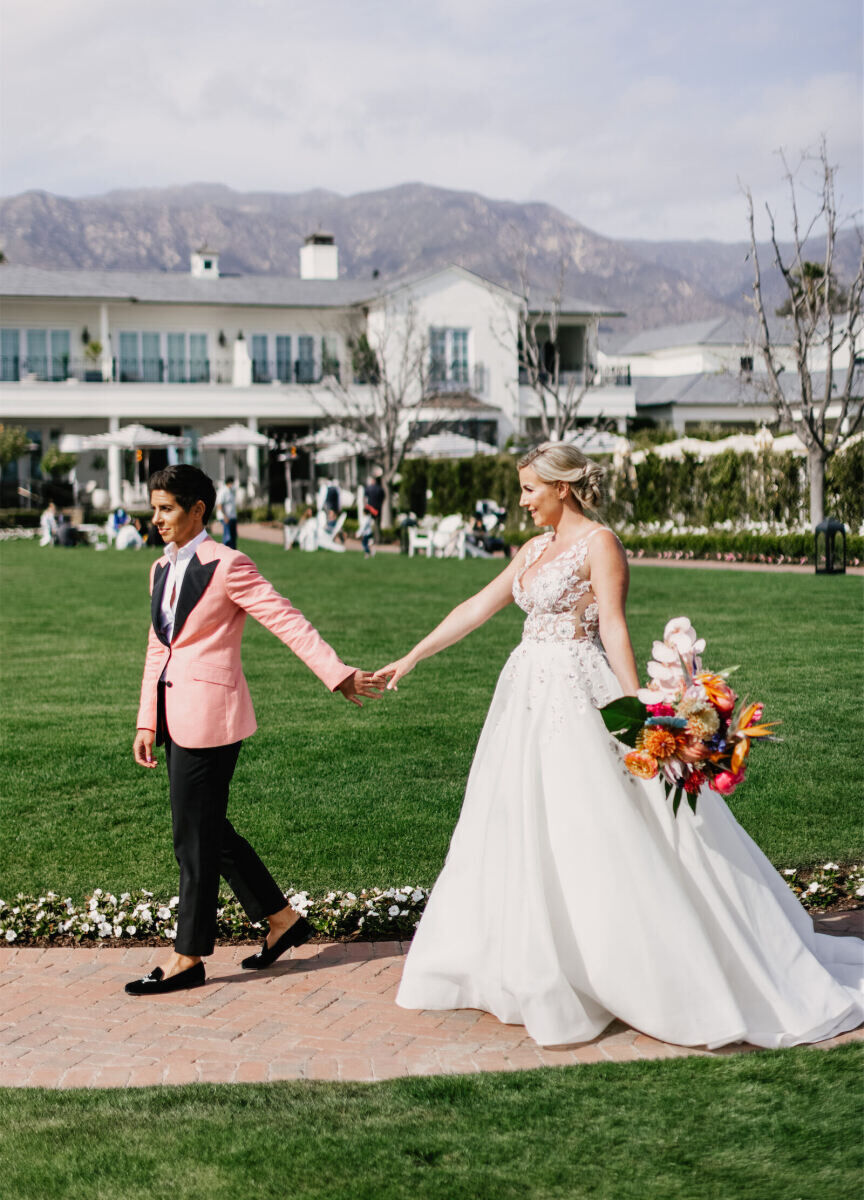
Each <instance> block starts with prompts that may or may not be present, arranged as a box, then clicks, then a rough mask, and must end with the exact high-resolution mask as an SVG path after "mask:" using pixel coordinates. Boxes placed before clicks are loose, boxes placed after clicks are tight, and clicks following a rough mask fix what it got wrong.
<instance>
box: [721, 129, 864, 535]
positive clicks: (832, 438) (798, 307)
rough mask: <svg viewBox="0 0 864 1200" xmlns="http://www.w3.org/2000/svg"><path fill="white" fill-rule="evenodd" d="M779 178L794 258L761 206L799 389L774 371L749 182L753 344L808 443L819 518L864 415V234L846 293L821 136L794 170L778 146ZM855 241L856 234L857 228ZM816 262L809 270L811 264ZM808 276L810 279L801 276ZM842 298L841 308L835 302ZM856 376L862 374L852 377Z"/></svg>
mask: <svg viewBox="0 0 864 1200" xmlns="http://www.w3.org/2000/svg"><path fill="white" fill-rule="evenodd" d="M781 158H782V161H783V167H784V178H785V179H786V182H787V184H788V186H789V195H790V201H791V210H792V233H793V241H792V247H793V249H792V257H791V259H786V258H784V256H783V254H782V253H781V251H780V246H779V244H778V240H777V230H776V227H775V218H774V213H773V212H772V210H771V208H770V207H769V206H768V205H767V204H766V205H765V210H766V212H767V214H768V221H769V225H770V230H771V246H772V248H773V251H774V261H775V265H776V266H777V267H778V269H779V271H780V273H781V275H782V276H783V281H784V283H785V284H786V288H787V290H788V300H787V301H785V302H784V304H783V305H782V306H781V307H782V308H783V309H785V308H786V305H787V304H788V307H789V313H790V319H791V321H792V329H793V334H794V337H793V354H794V359H795V368H796V371H797V375H798V388H797V395H795V394H793V395H790V394H787V392H786V391H784V389H783V387H782V384H781V380H780V376H781V374H782V372H783V369H784V367H783V363H782V361H781V355H780V353H779V349H778V346H777V344H776V341H775V340H773V339H772V334H771V331H770V329H769V325H768V317H767V313H766V309H765V302H764V299H763V295H762V274H761V266H760V263H759V254H758V250H757V244H756V222H755V215H754V208H753V196H752V194H751V192H750V189H749V188H745V189H744V194H745V197H746V200H747V211H748V217H749V224H750V256H751V258H752V260H753V272H754V280H753V305H754V307H755V309H756V315H757V318H758V324H759V338H758V347H759V350H760V352H761V354H762V358H763V359H764V362H765V367H766V371H767V380H766V385H767V390H768V394H769V396H770V398H771V401H772V403H773V404H774V405H775V407H776V409H777V411H778V413H779V415H780V416H781V417H782V418H783V419H784V420H785V422H787V423H788V424H789V425H790V426H791V427H792V428H793V429H794V430H795V432H796V433H797V434H798V437H799V438H800V439H801V441H802V442H803V443H804V446H805V447H806V449H807V466H808V473H809V477H810V520H811V522H812V524H814V525H817V524H818V523H819V522H820V521H821V520H822V519H823V518H824V516H825V466H826V464H827V462H828V460H829V459H830V458H831V456H832V455H833V454H836V453H837V451H838V450H840V449H841V448H842V447H843V445H844V444H845V443H846V442H847V441H848V440H849V438H850V437H852V435H853V434H854V433H855V432H856V430H857V429H858V427H859V426H860V424H861V421H862V417H864V402H862V398H861V396H860V394H859V395H857V396H856V395H854V394H853V386H854V384H855V383H856V377H855V376H856V370H855V368H856V351H857V346H858V340H859V337H860V334H861V328H862V312H861V296H862V290H864V241H862V249H861V255H860V259H859V264H858V270H857V274H856V276H855V279H854V281H853V282H852V284H851V285H850V286H849V288H848V289H846V290H845V292H841V289H840V288H839V287H838V285H837V283H836V281H835V279H834V274H833V268H834V247H835V242H836V238H837V233H838V231H839V229H840V224H841V222H840V220H839V218H838V215H837V205H836V199H835V194H834V177H835V174H836V170H837V168H836V167H834V166H832V165H831V163H830V162H829V159H828V148H827V145H826V142H825V139H824V138H823V139H822V140H821V142H820V144H819V148H818V150H817V152H816V153H815V155H814V154H805V155H804V156H802V160H801V163H800V164H799V166H798V168H797V169H792V168H790V166H789V163H788V160H787V159H786V156H785V155H784V154H782V152H781ZM807 163H815V164H816V169H817V173H818V186H817V188H816V190H815V198H816V203H815V206H814V212H813V214H812V216H811V217H810V219H809V221H807V222H806V224H805V221H804V219H803V218H802V216H801V214H800V213H799V208H798V193H799V191H800V183H799V178H800V173H801V170H802V168H803V166H804V165H805V164H807ZM823 227H824V238H825V252H824V257H823V259H822V261H821V263H819V264H814V263H813V262H812V260H810V259H808V258H807V250H808V242H809V241H810V239H812V238H814V237H818V238H819V240H820V242H821V238H822V236H823ZM859 240H861V234H860V231H859ZM814 265H815V270H814ZM808 280H810V286H808V285H807V281H808ZM841 300H845V303H844V304H843V306H842V311H838V309H839V308H840V303H839V302H840V301H841ZM844 350H845V351H846V353H848V364H847V367H846V372H845V376H844V378H843V382H842V386H839V387H838V388H837V390H836V391H835V377H836V375H837V374H838V371H837V369H836V368H835V360H836V359H837V357H838V356H839V355H842V353H843V351H844ZM822 362H824V368H825V371H824V381H823V383H822V386H821V388H819V389H817V386H816V384H817V383H818V380H814V376H815V375H817V374H818V368H819V366H821V364H822ZM857 382H859V383H860V379H859V380H857Z"/></svg>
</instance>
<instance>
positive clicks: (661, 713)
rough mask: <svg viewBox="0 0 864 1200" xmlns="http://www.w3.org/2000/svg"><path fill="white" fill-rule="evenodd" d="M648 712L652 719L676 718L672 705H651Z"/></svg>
mask: <svg viewBox="0 0 864 1200" xmlns="http://www.w3.org/2000/svg"><path fill="white" fill-rule="evenodd" d="M647 708H648V711H649V713H650V714H651V716H652V717H674V716H675V709H674V708H673V707H672V705H671V704H649V705H647Z"/></svg>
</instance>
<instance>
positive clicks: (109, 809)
mask: <svg viewBox="0 0 864 1200" xmlns="http://www.w3.org/2000/svg"><path fill="white" fill-rule="evenodd" d="M245 548H246V549H247V550H248V551H250V552H251V553H252V556H253V557H254V558H255V560H256V561H257V562H258V564H259V565H260V567H261V569H262V570H263V571H264V573H265V574H266V575H268V576H269V577H270V578H271V579H272V580H273V581H274V583H275V584H276V585H277V586H278V587H279V588H280V589H282V590H283V591H284V592H285V593H286V594H287V595H289V596H290V597H291V598H292V600H293V601H294V602H295V603H296V604H298V605H299V606H300V607H301V608H302V609H303V610H304V612H305V613H306V614H307V615H308V616H309V617H310V619H312V620H313V622H314V623H315V624H316V625H317V626H318V627H319V628H320V630H321V631H322V633H323V634H324V635H325V636H326V637H327V638H328V639H329V640H331V641H332V643H333V644H334V645H335V647H336V648H337V650H338V651H339V653H340V654H341V655H342V656H343V658H345V659H346V660H347V661H349V662H353V663H355V664H357V665H362V666H369V667H375V666H380V665H381V664H383V663H384V662H386V661H387V660H388V659H390V658H392V657H395V656H397V655H398V654H400V653H403V652H404V651H405V650H406V649H407V648H408V647H409V646H410V645H411V644H412V643H413V642H414V641H415V640H416V639H417V638H418V637H420V636H421V635H422V634H424V633H425V632H426V631H427V630H428V629H429V628H430V627H431V626H432V625H433V624H434V623H435V622H436V621H437V620H439V619H440V618H441V617H442V616H443V615H444V614H445V613H446V612H447V611H448V609H449V608H450V607H451V606H452V605H453V604H455V603H456V602H457V601H459V600H460V599H463V598H464V597H465V596H467V595H468V594H469V593H470V592H472V591H474V590H476V589H477V588H479V587H480V586H482V585H483V584H484V583H485V582H486V581H487V580H488V579H489V578H490V577H491V576H492V574H493V573H494V572H495V571H496V570H499V569H500V568H501V565H502V564H501V562H500V560H496V561H494V562H490V561H488V560H487V561H466V562H458V561H453V560H445V561H441V560H433V561H427V560H425V559H413V560H408V559H406V558H402V557H397V556H392V555H384V554H382V555H379V556H378V557H377V558H375V559H373V560H371V561H365V560H364V559H363V558H362V557H361V556H360V555H359V554H352V553H349V554H345V555H340V556H337V555H327V554H323V553H322V554H318V555H311V554H301V553H299V552H292V553H290V554H285V553H284V552H283V551H281V550H280V549H279V548H278V547H273V546H269V545H264V544H261V543H247V545H246V547H245ZM151 557H152V555H151V553H150V552H142V553H139V554H134V553H128V554H118V553H115V552H113V551H109V552H107V553H103V554H97V553H95V552H94V551H92V550H89V549H79V550H74V551H71V550H70V551H63V550H41V549H40V548H39V547H38V546H36V545H35V544H33V543H11V544H8V543H7V544H5V545H3V546H2V560H0V561H2V575H0V603H2V663H3V668H2V669H3V676H2V721H3V729H4V742H3V795H2V804H3V813H4V821H3V826H4V830H3V838H2V840H0V847H2V848H0V889H2V890H0V895H4V896H5V895H7V894H8V893H14V892H16V891H19V890H20V891H22V892H25V893H27V894H37V893H39V892H40V891H44V890H46V889H53V890H55V891H58V892H60V893H61V894H63V895H72V896H73V897H75V898H76V899H83V897H84V895H85V894H86V893H87V892H88V890H89V889H91V888H93V887H95V886H101V887H103V888H108V889H111V890H113V891H117V892H119V891H122V890H125V889H131V888H136V887H149V888H151V889H153V890H154V891H156V892H158V893H162V894H170V893H171V892H172V891H174V890H175V888H176V865H175V863H174V861H173V856H172V852H171V840H170V833H169V816H168V809H167V798H166V786H165V776H164V767H162V768H160V770H158V771H144V770H142V769H141V768H138V767H136V766H135V764H134V763H133V761H132V757H131V744H132V738H133V735H134V722H135V712H136V707H137V695H138V686H139V679H140V670H141V665H142V661H143V652H144V644H145V638H146V632H147V623H148V602H147V582H146V580H147V569H148V566H149V563H150V560H151ZM682 613H683V614H686V615H687V616H689V617H690V618H691V619H692V620H693V622H694V623H695V625H696V628H697V630H698V631H699V632H700V634H702V635H703V636H705V637H706V638H707V639H708V652H707V656H706V661H707V664H708V665H710V666H713V667H716V668H720V667H725V666H728V665H731V664H734V663H740V664H742V669H741V671H740V672H739V673H738V675H737V676H736V685H737V687H738V689H739V690H741V691H742V692H745V693H746V694H748V695H750V696H753V697H755V696H759V697H761V698H762V699H764V701H765V702H766V705H767V710H768V712H767V715H768V718H769V719H770V718H781V719H782V720H783V722H784V724H783V727H782V732H783V734H784V737H785V739H786V740H785V741H784V742H783V743H782V744H779V745H774V746H763V747H759V748H757V750H756V751H755V753H754V755H753V757H752V766H751V770H750V774H749V778H748V782H747V785H746V786H745V787H744V788H742V789H741V790H740V791H739V793H738V794H737V795H736V796H735V798H734V801H733V805H734V809H735V812H736V815H738V817H739V818H740V820H741V821H742V822H743V824H744V825H745V827H746V828H747V829H748V831H749V832H750V833H751V835H752V836H753V837H755V838H756V840H757V841H758V842H759V843H760V845H762V846H763V847H764V849H765V851H766V852H767V854H768V855H769V856H770V858H771V859H772V861H773V862H774V863H775V864H776V865H777V866H780V867H782V866H789V865H802V866H803V865H807V864H811V863H814V862H819V861H824V860H826V859H828V858H831V859H834V860H840V861H843V860H847V861H848V860H850V859H854V858H856V857H858V856H860V855H861V850H862V839H861V828H860V821H859V817H860V812H859V802H860V797H861V794H862V774H861V772H862V764H861V756H860V747H861V744H862V741H864V712H862V707H861V704H860V699H859V698H860V696H861V694H862V682H864V679H862V674H864V672H862V667H864V653H862V637H861V634H862V580H861V579H860V578H855V577H851V576H850V577H834V578H824V577H819V578H817V577H815V576H812V575H804V576H801V575H787V574H779V573H778V574H771V573H744V572H731V571H730V572H725V571H709V570H673V569H668V568H652V567H641V566H640V567H636V568H634V571H633V582H632V588H631V601H630V616H631V623H632V628H633V634H634V640H635V643H636V649H637V658H638V659H639V661H640V663H644V661H645V660H646V658H647V655H648V651H649V649H650V644H651V640H652V639H653V638H654V637H655V636H658V635H659V634H660V632H661V631H662V628H663V625H664V623H665V621H666V619H667V618H668V617H670V616H677V615H680V614H682ZM520 620H521V614H520V613H519V612H518V610H517V609H516V608H515V607H512V608H510V609H508V610H507V611H506V612H504V613H502V614H500V615H499V616H498V617H496V618H495V619H494V620H493V621H491V622H490V623H489V624H487V625H486V626H485V627H484V628H483V629H481V630H479V631H478V632H477V633H475V634H474V635H473V636H472V637H471V638H469V639H468V640H467V641H465V642H463V643H461V644H460V645H459V646H456V647H453V648H452V649H451V650H449V651H448V652H447V653H445V654H443V655H441V656H439V657H438V658H437V659H434V660H431V661H429V662H426V663H424V664H422V665H421V667H420V668H419V669H418V670H417V671H416V672H415V673H414V674H413V675H412V676H411V677H409V679H407V680H406V681H405V683H404V684H403V685H402V686H401V687H400V689H399V694H398V696H393V695H390V696H387V697H385V699H384V700H382V701H378V702H375V703H369V704H368V705H367V706H366V707H364V709H363V710H362V712H361V711H359V710H357V709H355V708H353V707H352V706H350V705H347V704H345V702H344V701H343V700H342V699H341V698H340V697H333V696H330V695H329V694H328V693H327V692H326V691H325V690H324V689H323V687H322V686H321V685H320V684H319V682H318V681H317V680H316V679H315V678H314V676H312V675H311V674H310V673H309V672H308V671H307V670H306V668H305V667H303V666H302V664H300V663H299V662H298V661H297V660H296V659H295V658H294V657H293V656H292V655H291V654H290V653H289V652H288V651H287V650H285V649H284V648H283V647H282V646H280V644H279V643H278V642H277V641H276V640H275V639H274V638H273V637H272V636H271V635H270V634H268V633H267V632H266V631H265V630H263V629H261V628H260V627H259V626H257V625H255V623H254V622H250V624H249V626H248V627H247V635H246V641H245V664H246V670H247V675H248V678H249V682H250V685H251V688H252V693H253V697H254V699H255V704H256V709H257V712H258V717H259V722H260V725H261V729H260V731H259V733H258V734H257V735H256V736H255V737H254V738H252V739H250V740H249V741H248V742H247V744H246V745H245V747H244V750H243V754H242V756H241V760H240V765H239V767H238V772H237V775H236V777H235V784H234V787H233V792H232V809H231V811H232V816H233V819H234V822H235V824H236V825H237V826H238V828H240V829H241V830H242V832H243V833H244V834H245V835H246V836H248V837H250V838H251V840H252V841H253V843H254V844H255V845H256V846H257V847H258V848H259V849H260V851H261V852H262V854H263V856H264V858H265V859H266V860H267V862H268V864H269V865H271V867H272V869H273V870H274V873H275V875H276V877H277V878H278V879H279V881H280V882H281V883H282V884H284V885H285V886H288V885H294V886H296V887H300V888H308V889H309V890H312V891H321V890H326V889H327V888H330V887H349V888H355V889H356V888H359V887H361V886H364V885H372V886H376V885H391V884H403V883H420V884H424V885H426V884H431V883H432V882H433V881H434V879H435V876H436V875H437V873H438V871H439V869H440V866H441V863H442V861H443V858H444V855H445V853H446V849H447V845H448V840H449V836H450V833H451V830H452V828H453V825H454V822H455V820H456V817H457V814H458V811H459V805H460V801H461V797H462V790H463V786H464V781H465V777H466V774H467V771H468V767H469V765H470V761H471V756H472V753H473V749H474V745H475V741H476V738H477V735H478V732H479V730H480V727H481V724H482V721H483V717H484V714H485V710H486V707H487V705H488V702H489V698H490V696H491V692H492V689H493V687H494V683H495V679H496V677H497V674H498V672H499V670H500V668H501V666H502V664H503V662H504V660H505V659H506V657H507V654H508V653H509V651H510V649H511V648H512V646H513V645H514V644H515V643H516V641H517V640H518V637H519V629H520Z"/></svg>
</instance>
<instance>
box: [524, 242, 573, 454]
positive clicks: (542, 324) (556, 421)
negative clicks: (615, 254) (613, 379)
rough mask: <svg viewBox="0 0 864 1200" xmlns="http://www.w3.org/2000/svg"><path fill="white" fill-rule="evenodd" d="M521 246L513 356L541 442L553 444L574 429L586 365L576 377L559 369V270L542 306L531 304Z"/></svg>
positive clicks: (561, 284) (561, 292)
mask: <svg viewBox="0 0 864 1200" xmlns="http://www.w3.org/2000/svg"><path fill="white" fill-rule="evenodd" d="M526 257H527V256H526V254H525V251H524V248H523V249H522V251H521V253H520V254H519V258H518V265H517V273H518V279H519V284H518V295H519V297H520V301H521V303H520V308H519V318H518V339H519V340H518V358H519V375H520V383H521V382H523V381H524V382H525V383H526V384H527V385H528V386H529V387H530V388H531V389H532V390H533V392H534V395H535V396H536V397H537V404H538V409H539V414H540V425H541V429H542V430H543V437H544V440H546V441H550V440H551V441H559V440H561V439H562V438H564V437H566V435H567V434H568V433H569V432H570V431H571V430H572V429H573V428H574V427H575V425H576V419H577V416H578V413H579V406H580V404H581V403H582V400H583V399H584V397H585V393H586V392H587V391H588V388H589V387H590V385H591V378H590V373H589V367H588V364H587V362H584V361H583V369H582V373H581V374H580V373H578V372H574V371H562V369H561V341H560V334H561V305H562V300H563V297H564V268H563V266H562V267H561V270H560V272H559V275H558V284H557V287H556V289H555V291H554V292H553V293H552V294H551V296H548V297H546V298H545V299H544V300H543V302H542V303H538V302H537V301H536V299H534V300H532V294H531V283H530V280H529V278H528V267H527V261H526Z"/></svg>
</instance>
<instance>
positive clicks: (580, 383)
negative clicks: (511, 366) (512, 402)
mask: <svg viewBox="0 0 864 1200" xmlns="http://www.w3.org/2000/svg"><path fill="white" fill-rule="evenodd" d="M533 375H534V373H533V372H531V371H529V369H528V368H527V367H520V368H519V383H520V384H521V385H522V386H523V387H533V386H534V378H532V376H533ZM535 378H536V380H537V382H538V383H540V384H542V385H543V386H544V387H546V386H547V385H549V384H551V382H552V380H553V378H554V376H553V373H552V372H551V371H538V372H537V373H536V376H535ZM590 379H591V375H590V373H588V372H586V371H585V368H584V367H577V368H576V369H575V370H572V371H570V370H566V371H565V370H563V369H562V370H560V371H559V372H558V386H559V388H563V389H566V388H569V387H574V388H577V387H584V386H585V382H586V380H589V381H590Z"/></svg>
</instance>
